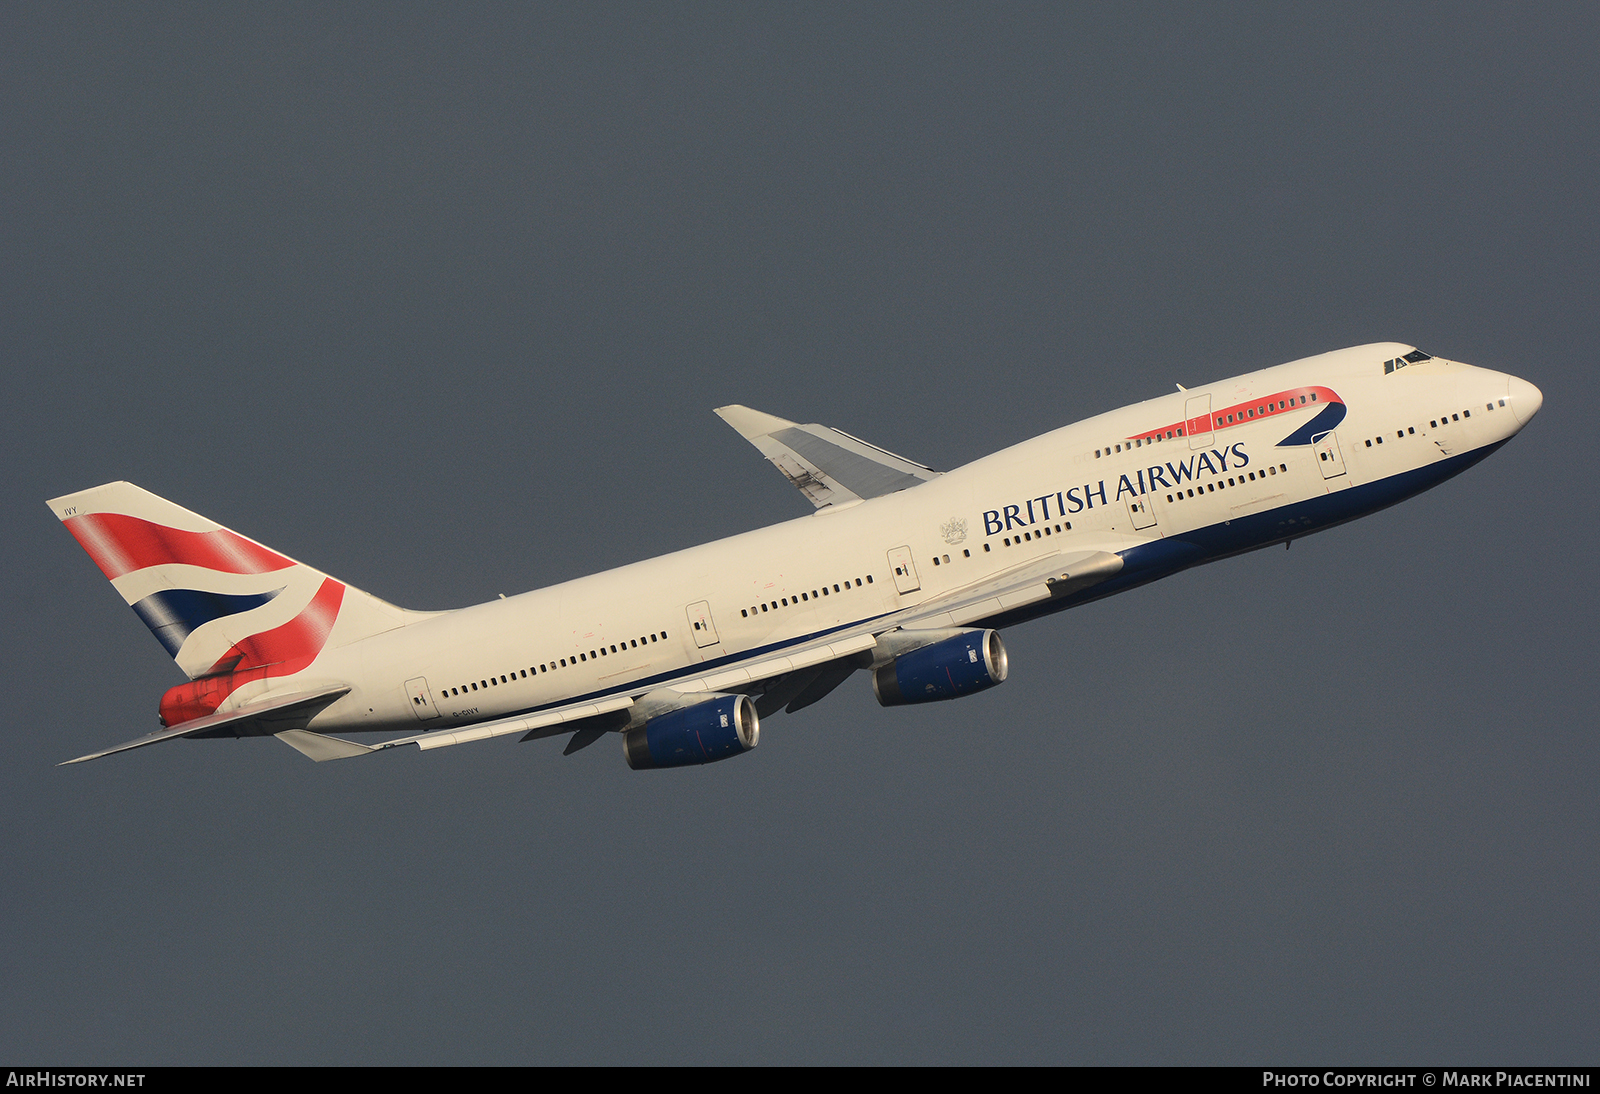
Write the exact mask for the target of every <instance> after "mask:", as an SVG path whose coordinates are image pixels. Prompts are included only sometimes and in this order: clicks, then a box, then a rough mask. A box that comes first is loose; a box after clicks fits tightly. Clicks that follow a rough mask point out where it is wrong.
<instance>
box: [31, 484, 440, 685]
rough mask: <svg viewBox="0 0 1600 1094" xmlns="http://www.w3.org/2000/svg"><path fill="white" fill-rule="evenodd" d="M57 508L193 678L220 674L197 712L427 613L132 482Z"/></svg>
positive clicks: (74, 497)
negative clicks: (229, 694)
mask: <svg viewBox="0 0 1600 1094" xmlns="http://www.w3.org/2000/svg"><path fill="white" fill-rule="evenodd" d="M50 508H51V509H53V510H54V511H55V514H56V516H57V517H58V518H60V520H61V522H62V523H63V524H64V525H66V527H67V531H69V532H71V533H72V535H73V537H74V538H75V539H77V541H78V542H79V543H80V544H82V546H83V549H84V550H85V551H87V552H88V553H89V557H90V558H91V559H93V560H94V563H95V565H96V566H98V567H100V571H101V572H102V573H103V574H105V575H106V577H107V578H108V579H109V580H110V581H111V584H112V586H113V587H114V588H115V589H116V590H117V592H118V593H120V594H121V595H122V599H123V600H125V601H126V602H127V603H128V606H129V607H131V608H132V609H133V610H134V613H135V614H136V615H138V617H139V619H140V620H141V621H142V622H143V623H144V625H145V626H147V627H149V628H150V633H152V634H154V635H155V636H156V640H157V641H159V642H160V643H161V645H162V646H163V647H165V649H166V651H167V652H168V653H169V654H171V655H172V658H173V660H175V661H177V663H178V666H179V667H180V668H181V669H183V671H184V672H185V673H187V674H188V676H189V678H190V679H191V680H194V679H199V678H202V677H204V678H208V679H212V678H214V679H216V680H217V684H213V685H211V686H209V687H206V688H204V689H202V690H204V691H206V692H207V695H206V696H205V698H204V700H201V701H200V702H199V703H198V704H197V705H196V710H199V709H200V707H202V706H206V705H209V706H210V707H211V709H215V703H216V702H220V701H221V699H222V698H224V697H225V696H226V694H227V692H231V691H232V690H233V689H234V688H236V687H238V686H239V685H240V684H242V683H244V682H246V681H248V680H251V679H263V678H265V677H268V676H274V677H276V676H292V675H294V674H295V673H298V672H300V671H302V670H303V669H305V668H308V667H309V666H310V665H311V664H312V663H313V662H314V661H316V659H317V657H318V656H319V655H320V654H321V653H322V651H323V649H324V648H337V647H339V646H343V645H346V644H348V643H350V642H354V641H357V640H359V639H362V638H367V637H369V636H371V635H374V634H378V633H380V632H382V631H387V630H392V629H393V628H395V627H399V626H404V625H405V624H406V623H409V622H412V621H413V620H414V619H417V618H421V617H422V616H424V615H425V614H427V613H417V612H408V611H405V610H403V609H401V608H397V607H395V606H394V605H392V604H389V603H386V602H385V601H382V600H380V599H378V598H377V597H375V596H371V595H369V594H367V593H364V592H362V591H361V590H359V589H356V588H353V587H351V586H349V585H346V584H344V583H343V582H341V581H337V580H335V579H334V578H331V577H329V576H328V575H327V574H324V573H322V572H321V571H320V570H316V569H313V568H312V567H310V566H307V565H305V564H304V563H301V562H296V561H295V560H294V559H292V558H289V557H288V556H286V555H282V554H279V553H278V552H277V551H274V550H272V549H270V548H268V547H264V546H262V545H261V544H259V543H257V542H256V541H255V540H253V539H247V538H246V537H244V536H241V535H239V533H237V532H234V531H230V530H229V529H227V528H224V527H222V526H221V525H220V524H217V523H216V522H215V521H211V520H207V519H206V518H205V517H202V516H200V515H199V514H197V513H191V512H190V511H189V510H187V509H185V508H183V507H182V506H180V505H175V504H173V503H172V502H170V501H167V500H166V499H164V498H159V497H157V496H156V495H154V494H152V493H150V492H149V491H148V490H141V489H140V488H139V487H137V486H134V485H133V484H132V483H126V482H113V483H107V484H106V485H105V486H97V487H94V488H93V489H92V490H84V491H80V492H79V493H76V494H68V495H67V496H65V497H60V498H56V499H54V500H53V501H51V502H50ZM222 678H227V683H226V684H222ZM219 684H220V685H221V686H220V687H219V686H218V685H219ZM174 690H175V691H177V690H180V689H174ZM219 690H221V691H222V692H223V694H222V695H212V694H211V693H212V692H216V691H219ZM197 698H198V696H197ZM164 713H165V712H164ZM185 713H186V714H187V715H188V716H189V717H195V716H198V715H197V714H194V713H189V712H187V711H186V712H185Z"/></svg>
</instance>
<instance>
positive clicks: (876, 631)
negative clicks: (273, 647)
mask: <svg viewBox="0 0 1600 1094" xmlns="http://www.w3.org/2000/svg"><path fill="white" fill-rule="evenodd" d="M1121 569H1122V559H1121V557H1120V556H1118V555H1115V554H1112V553H1111V552H1109V551H1079V552H1074V553H1070V554H1062V553H1060V552H1057V553H1055V554H1052V555H1048V556H1046V557H1044V558H1039V559H1034V560H1032V561H1031V562H1026V563H1023V564H1022V565H1020V566H1016V567H1013V568H1012V569H1010V570H1007V571H1004V572H1003V573H1000V574H996V575H994V576H993V577H990V578H988V579H987V580H984V581H980V582H976V583H974V584H972V585H968V586H965V587H963V588H960V589H956V590H952V591H951V592H949V593H945V594H943V595H941V596H938V597H934V598H933V599H931V600H927V601H924V602H923V603H921V604H916V605H913V606H911V607H907V608H904V609H902V610H900V611H898V612H891V613H890V614H888V615H884V616H880V617H878V618H876V619H872V620H866V621H864V622H862V623H859V624H854V625H852V626H848V627H844V628H841V629H839V630H837V631H834V632H832V633H831V634H826V635H819V636H817V637H816V638H815V639H813V640H811V641H807V642H802V643H800V644H797V645H795V646H792V647H790V648H789V649H787V650H784V651H783V652H782V653H774V652H772V651H770V650H769V651H767V652H764V653H758V654H753V655H751V656H750V657H748V658H745V659H742V660H739V661H735V662H733V663H731V664H725V665H719V666H717V667H715V668H712V669H709V670H707V669H703V668H702V667H701V666H689V667H688V668H686V669H684V671H683V673H682V674H681V675H680V676H679V677H677V678H675V679H672V680H669V681H658V682H656V683H653V684H651V685H649V686H648V687H647V688H642V689H640V690H639V691H636V692H627V693H619V694H616V695H611V696H606V697H602V698H593V699H588V700H585V701H582V702H576V703H568V704H566V705H564V706H559V707H552V708H550V709H548V710H541V711H536V712H534V713H531V714H522V715H516V716H514V717H510V718H501V719H497V720H495V721H492V722H482V723H479V724H477V725H470V726H462V727H461V728H459V729H439V730H434V731H432V732H429V733H418V734H414V735H412V736H410V737H399V738H395V739H393V740H388V741H382V742H379V743H378V744H376V745H363V744H357V743H355V742H353V741H344V740H342V739H340V738H336V737H323V736H321V735H320V734H315V733H310V732H308V731H301V733H300V734H299V737H300V738H302V739H304V738H319V740H320V741H321V742H323V744H322V745H321V746H320V747H321V749H322V750H323V752H324V754H321V755H319V754H317V752H316V751H314V750H313V748H308V747H302V744H299V743H296V741H295V740H293V739H289V738H288V737H287V736H286V735H285V734H281V733H280V734H279V735H278V736H279V737H280V738H283V739H285V740H287V742H288V743H289V744H292V745H294V746H295V747H297V748H300V749H301V751H302V752H305V753H306V755H308V756H311V758H312V759H316V760H325V759H337V758H340V757H343V756H354V755H362V754H365V753H369V752H381V751H384V750H387V749H391V748H396V747H399V746H400V745H416V746H417V747H418V748H419V749H423V750H428V749H434V748H444V747H445V746H447V745H458V744H465V743H467V742H469V741H483V740H487V739H489V738H491V737H505V736H509V735H511V734H514V733H515V734H521V735H522V739H523V740H525V741H527V740H537V739H539V738H542V737H553V736H556V735H557V734H560V733H567V732H571V733H573V735H574V736H573V742H572V745H570V746H569V747H568V752H569V753H571V752H574V751H576V750H577V749H578V748H582V747H584V746H586V745H587V744H589V743H591V742H593V741H594V740H596V739H598V737H600V736H601V735H603V733H604V732H605V731H608V730H617V729H625V728H627V727H628V726H629V725H635V724H642V723H643V722H644V721H646V720H648V719H649V718H651V717H654V716H655V715H657V714H660V713H664V712H666V711H669V710H673V709H680V708H682V707H686V706H692V705H694V704H696V703H700V702H703V701H705V700H706V699H708V698H710V697H711V696H713V695H717V694H727V693H729V692H745V693H748V694H751V695H752V696H757V695H759V696H760V698H758V699H757V701H756V709H757V711H758V712H759V713H761V714H763V715H766V714H770V713H772V712H773V711H775V710H777V709H781V708H785V707H786V708H787V709H788V710H790V711H794V710H798V709H800V708H801V707H804V706H809V705H810V704H811V703H814V702H816V701H817V700H818V699H821V698H822V697H823V696H825V695H827V693H828V692H830V691H832V690H833V689H834V688H835V687H837V686H838V685H839V684H840V683H843V682H844V680H845V679H846V678H847V677H848V676H849V675H850V673H852V672H854V671H855V670H856V669H857V668H865V667H867V666H868V665H871V664H874V663H876V662H878V661H886V660H888V659H889V657H891V656H893V653H894V652H895V651H898V650H904V649H906V648H911V646H912V645H913V644H914V643H915V640H916V635H915V632H917V631H923V630H928V631H931V630H939V629H942V628H949V627H960V626H965V625H967V624H969V623H972V622H975V621H977V620H981V619H986V618H989V617H991V616H995V615H999V614H1000V613H1002V612H1006V611H1010V610H1012V609H1015V608H1020V607H1023V606H1025V605H1028V604H1033V603H1037V602H1038V601H1041V600H1048V599H1050V598H1052V597H1059V596H1064V595H1067V594H1068V593H1071V592H1075V591H1077V590H1078V589H1082V588H1086V587H1088V586H1089V585H1093V584H1095V583H1097V582H1100V581H1104V580H1105V579H1106V578H1108V577H1111V576H1112V575H1113V574H1115V573H1117V572H1118V571H1119V570H1121ZM891 632H905V633H903V634H901V635H899V636H898V637H897V638H893V639H887V640H885V639H884V636H886V635H890V634H891ZM880 647H881V648H880ZM340 746H347V748H345V749H341V747H340Z"/></svg>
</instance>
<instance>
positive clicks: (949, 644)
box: [872, 631, 1007, 707]
mask: <svg viewBox="0 0 1600 1094" xmlns="http://www.w3.org/2000/svg"><path fill="white" fill-rule="evenodd" d="M1006 672H1007V662H1006V647H1005V643H1003V642H1001V641H1000V633H999V632H998V631H966V632H964V633H962V634H958V635H956V636H955V637H954V638H946V639H943V640H941V641H938V642H934V643H932V644H931V645H927V646H921V647H919V648H917V649H914V650H911V651H909V652H907V653H902V654H900V655H899V656H898V657H896V658H895V659H894V660H893V661H891V662H889V663H888V664H887V665H883V666H881V667H880V668H878V669H877V670H876V671H875V672H873V674H872V692H873V694H874V695H876V696H877V697H878V702H879V703H881V704H882V705H884V706H886V707H897V706H901V705H903V704H905V703H932V702H936V701H938V700H940V699H958V698H960V697H961V696H963V695H971V694H972V693H973V692H975V691H984V690H986V689H988V688H992V687H994V686H995V685H996V684H998V683H1001V682H1002V681H1004V680H1005V678H1006Z"/></svg>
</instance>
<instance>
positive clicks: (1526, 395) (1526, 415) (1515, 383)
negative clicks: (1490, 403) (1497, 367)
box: [1506, 376, 1544, 425]
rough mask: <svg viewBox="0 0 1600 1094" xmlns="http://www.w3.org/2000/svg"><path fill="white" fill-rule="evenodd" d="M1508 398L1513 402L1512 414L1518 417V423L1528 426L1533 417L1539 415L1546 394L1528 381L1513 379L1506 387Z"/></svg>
mask: <svg viewBox="0 0 1600 1094" xmlns="http://www.w3.org/2000/svg"><path fill="white" fill-rule="evenodd" d="M1506 398H1508V399H1510V400H1511V413H1513V414H1515V415H1516V416H1517V421H1518V422H1520V423H1521V424H1523V425H1527V424H1528V423H1529V422H1531V421H1532V420H1533V416H1534V415H1535V414H1537V413H1539V408H1540V407H1542V406H1543V405H1544V392H1542V391H1540V390H1539V389H1538V388H1536V387H1534V386H1533V385H1532V384H1530V383H1528V381H1526V380H1522V379H1518V378H1517V377H1515V376H1513V377H1511V382H1510V383H1509V384H1508V385H1507V386H1506Z"/></svg>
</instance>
